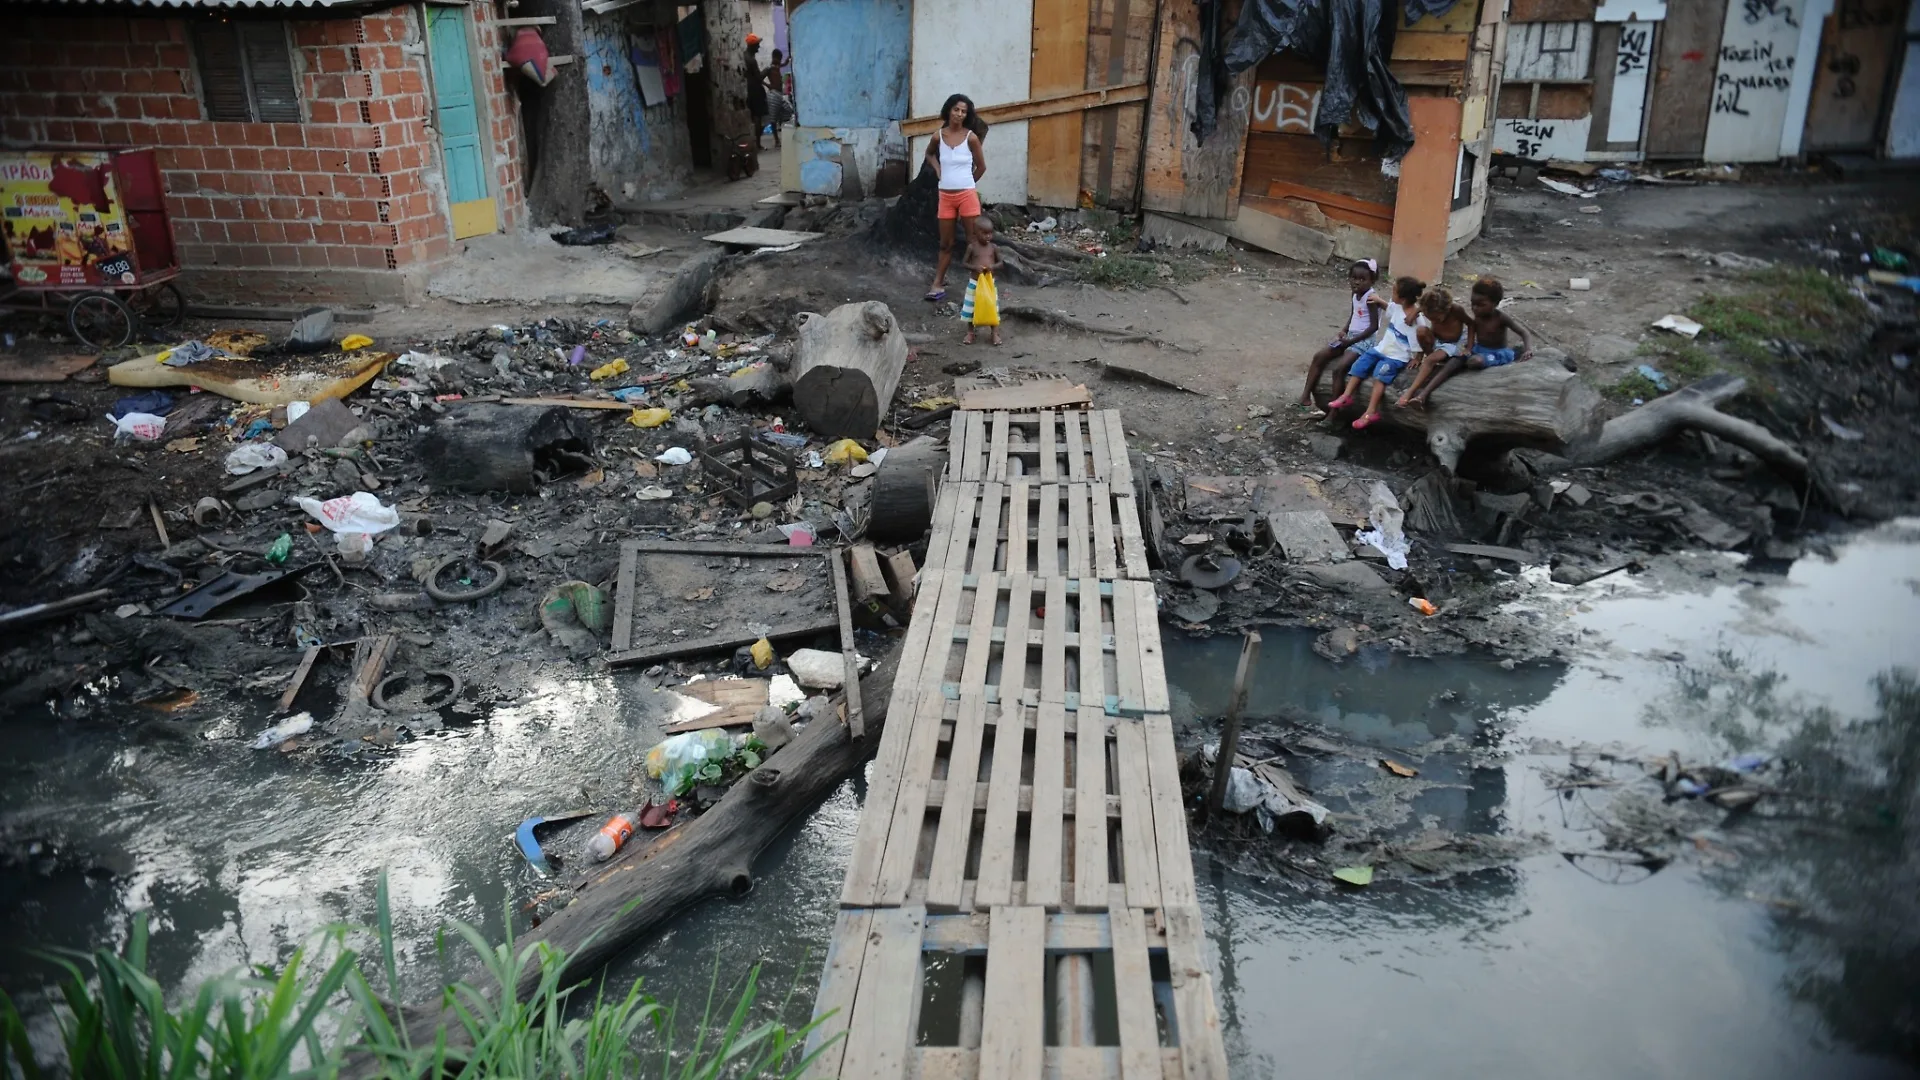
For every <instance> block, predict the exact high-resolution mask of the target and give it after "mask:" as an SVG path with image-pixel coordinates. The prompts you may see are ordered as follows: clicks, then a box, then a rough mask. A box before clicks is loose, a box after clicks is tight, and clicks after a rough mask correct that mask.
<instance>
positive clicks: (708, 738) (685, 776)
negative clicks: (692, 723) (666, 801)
mask: <svg viewBox="0 0 1920 1080" xmlns="http://www.w3.org/2000/svg"><path fill="white" fill-rule="evenodd" d="M732 756H733V736H731V735H729V734H727V733H726V732H725V731H722V730H720V729H719V728H708V729H706V730H705V731H685V732H681V733H680V734H678V735H674V736H672V737H670V738H668V739H665V740H663V741H662V742H660V743H659V744H658V745H656V746H655V747H654V748H653V749H651V750H649V751H647V775H648V776H651V777H654V778H655V779H657V780H659V781H660V786H661V787H663V788H665V789H666V790H667V794H669V795H673V796H680V795H685V794H686V793H687V792H689V791H691V790H693V786H694V785H695V784H698V783H700V782H702V781H703V780H709V781H710V780H718V779H719V778H720V770H719V768H718V767H719V765H720V764H721V763H722V762H725V761H726V760H727V759H728V758H730V757H732ZM708 765H713V766H715V767H714V768H713V769H711V770H709V769H708V768H707V766H708Z"/></svg>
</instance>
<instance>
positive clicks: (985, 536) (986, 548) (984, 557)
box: [972, 481, 1005, 577]
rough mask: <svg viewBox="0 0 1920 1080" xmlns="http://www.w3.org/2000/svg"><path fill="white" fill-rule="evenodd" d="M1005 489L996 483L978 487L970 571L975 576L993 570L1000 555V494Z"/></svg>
mask: <svg viewBox="0 0 1920 1080" xmlns="http://www.w3.org/2000/svg"><path fill="white" fill-rule="evenodd" d="M1003 490H1005V489H1004V485H1002V484H1000V483H998V482H997V481H996V482H994V483H989V484H985V485H983V486H982V487H981V489H980V512H979V514H978V515H977V516H976V518H975V523H974V527H973V565H972V572H973V574H974V575H975V576H976V577H977V576H979V575H981V574H990V573H992V572H993V567H994V563H996V562H998V561H999V557H1000V541H999V539H998V538H999V536H1000V494H1001V492H1002V491H1003Z"/></svg>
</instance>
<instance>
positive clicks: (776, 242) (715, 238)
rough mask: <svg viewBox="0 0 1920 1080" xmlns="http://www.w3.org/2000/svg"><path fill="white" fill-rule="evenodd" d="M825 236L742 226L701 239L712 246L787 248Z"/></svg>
mask: <svg viewBox="0 0 1920 1080" xmlns="http://www.w3.org/2000/svg"><path fill="white" fill-rule="evenodd" d="M825 235H827V234H826V233H817V232H796V231H793V230H789V229H762V228H758V227H756V226H752V225H742V226H740V227H739V228H736V229H728V230H726V231H725V232H717V233H713V234H711V235H709V236H703V237H701V239H703V240H705V241H707V242H708V243H712V244H730V245H733V246H736V247H786V246H787V245H788V244H804V243H806V242H807V241H809V240H818V239H820V238H821V237H823V236H825Z"/></svg>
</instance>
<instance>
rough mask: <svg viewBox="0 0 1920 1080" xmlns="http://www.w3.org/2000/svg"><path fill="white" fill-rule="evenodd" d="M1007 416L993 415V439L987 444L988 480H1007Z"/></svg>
mask: <svg viewBox="0 0 1920 1080" xmlns="http://www.w3.org/2000/svg"><path fill="white" fill-rule="evenodd" d="M1007 433H1008V425H1007V414H1006V413H1004V412H996V413H994V414H993V437H992V438H991V439H990V440H989V442H988V444H987V479H989V480H1005V479H1007Z"/></svg>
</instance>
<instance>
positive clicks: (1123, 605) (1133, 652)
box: [1113, 581, 1144, 712]
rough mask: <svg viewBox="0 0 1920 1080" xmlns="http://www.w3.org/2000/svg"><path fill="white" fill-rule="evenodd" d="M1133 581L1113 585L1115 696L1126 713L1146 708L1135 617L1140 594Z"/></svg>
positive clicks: (1117, 582) (1138, 633)
mask: <svg viewBox="0 0 1920 1080" xmlns="http://www.w3.org/2000/svg"><path fill="white" fill-rule="evenodd" d="M1130 585H1131V583H1130V582H1125V581H1116V582H1114V583H1113V670H1114V679H1115V687H1114V693H1116V694H1118V695H1119V696H1120V708H1121V711H1123V712H1139V711H1142V709H1143V707H1144V694H1143V693H1142V682H1141V680H1142V673H1141V670H1140V631H1139V628H1138V626H1137V618H1138V616H1137V615H1136V614H1135V611H1134V607H1135V604H1136V595H1137V594H1136V593H1135V592H1134V590H1133V589H1132V588H1131V587H1130Z"/></svg>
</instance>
